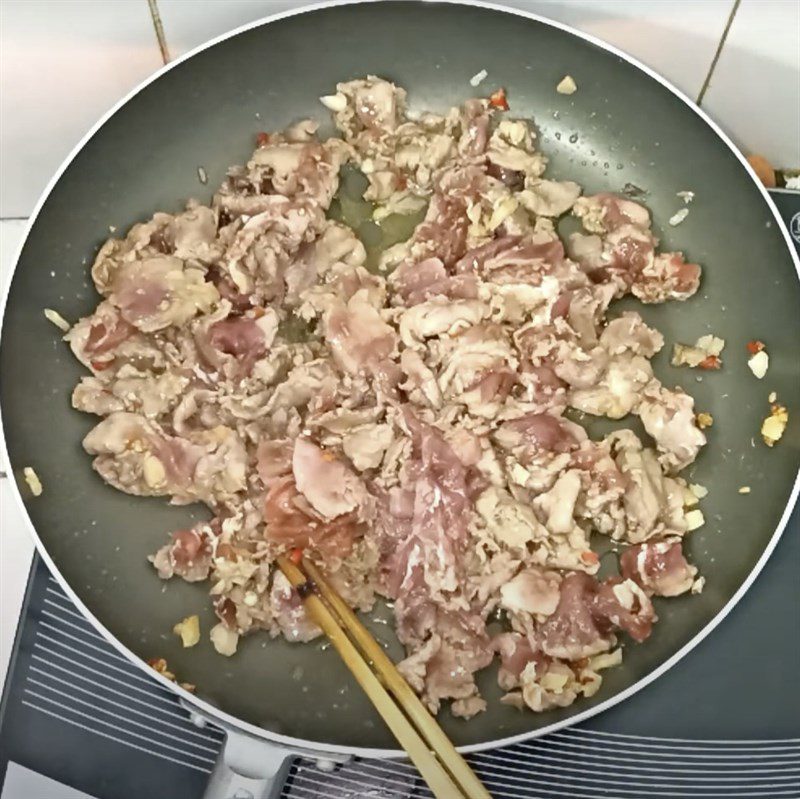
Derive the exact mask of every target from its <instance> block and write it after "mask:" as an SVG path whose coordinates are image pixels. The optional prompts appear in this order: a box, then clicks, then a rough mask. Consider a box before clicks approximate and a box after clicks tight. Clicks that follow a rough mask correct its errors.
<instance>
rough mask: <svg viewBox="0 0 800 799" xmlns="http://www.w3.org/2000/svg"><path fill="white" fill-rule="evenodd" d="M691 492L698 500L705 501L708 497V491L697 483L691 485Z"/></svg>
mask: <svg viewBox="0 0 800 799" xmlns="http://www.w3.org/2000/svg"><path fill="white" fill-rule="evenodd" d="M689 490H690V491H691V492H692V493H693V494H694V495H695V496H696V497H697V498H698V499H705V498H706V497H707V496H708V489H707V488H706V487H705V486H701V485H697V483H691V484H690V485H689Z"/></svg>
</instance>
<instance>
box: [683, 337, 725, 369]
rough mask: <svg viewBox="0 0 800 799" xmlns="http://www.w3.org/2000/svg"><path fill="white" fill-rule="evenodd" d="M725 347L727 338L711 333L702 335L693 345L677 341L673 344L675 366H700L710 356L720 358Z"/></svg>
mask: <svg viewBox="0 0 800 799" xmlns="http://www.w3.org/2000/svg"><path fill="white" fill-rule="evenodd" d="M724 349H725V339H722V338H719V336H714V335H711V334H708V335H705V336H700V338H699V339H697V341H696V342H695V343H694V345H693V346H689V345H688V344H680V343H677V342H676V343H675V344H673V346H672V360H671V361H670V363H671V364H672V365H673V366H690V367H695V366H700V364H701V363H703V361H705V360H706V359H708V358H712V357H713V358H719V356H720V354H721V353H722V350H724Z"/></svg>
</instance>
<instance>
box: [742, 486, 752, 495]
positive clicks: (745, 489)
mask: <svg viewBox="0 0 800 799" xmlns="http://www.w3.org/2000/svg"><path fill="white" fill-rule="evenodd" d="M739 493H740V494H749V493H750V486H742V487H741V488H740V489H739Z"/></svg>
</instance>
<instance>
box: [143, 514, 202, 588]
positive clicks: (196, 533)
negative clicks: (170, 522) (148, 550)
mask: <svg viewBox="0 0 800 799" xmlns="http://www.w3.org/2000/svg"><path fill="white" fill-rule="evenodd" d="M215 528H216V529H218V525H217V524H216V522H212V523H211V525H209V524H207V523H205V522H203V523H201V524H197V525H195V526H194V527H192V528H190V529H183V530H176V531H175V532H174V533H173V534H172V538H171V540H170V542H169V543H168V544H165V545H164V546H163V547H162V548H161V549H160V550H158V552H156V554H155V555H153V557H152V558H151V560H152V562H153V566H155V568H156V570H157V571H158V576H159V577H161V579H162V580H168V579H169V578H170V577H173V576H174V575H176V574H177V575H178V576H179V577H182V578H183V579H184V580H186V581H187V582H190V583H194V582H199V581H201V580H206V579H208V574H209V571H210V569H211V561H212V557H213V548H212V540H213V534H214V532H215V531H216V530H215Z"/></svg>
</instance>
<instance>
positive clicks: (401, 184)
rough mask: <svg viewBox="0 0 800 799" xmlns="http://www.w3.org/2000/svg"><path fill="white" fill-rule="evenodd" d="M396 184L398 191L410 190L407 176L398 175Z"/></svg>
mask: <svg viewBox="0 0 800 799" xmlns="http://www.w3.org/2000/svg"><path fill="white" fill-rule="evenodd" d="M395 182H396V183H397V190H398V191H404V190H405V189H406V188H408V178H407V177H406V176H405V175H398V176H397V180H396V181H395Z"/></svg>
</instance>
